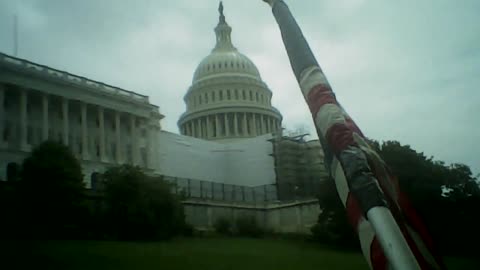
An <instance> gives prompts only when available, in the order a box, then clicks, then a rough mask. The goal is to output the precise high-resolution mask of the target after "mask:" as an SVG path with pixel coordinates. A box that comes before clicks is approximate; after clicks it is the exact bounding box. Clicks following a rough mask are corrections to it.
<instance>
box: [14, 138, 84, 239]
mask: <svg viewBox="0 0 480 270" xmlns="http://www.w3.org/2000/svg"><path fill="white" fill-rule="evenodd" d="M20 175H21V190H20V192H21V195H22V202H23V206H24V208H23V209H24V211H25V213H26V215H25V217H26V219H27V220H26V224H30V225H31V227H30V228H29V229H28V230H27V231H30V232H31V233H33V234H34V235H36V236H39V237H47V236H48V237H51V236H54V237H56V236H60V235H61V234H63V233H67V232H66V231H67V230H71V229H72V227H75V226H77V224H78V223H77V221H78V218H79V216H80V212H82V208H83V206H84V197H83V190H84V183H83V175H82V168H81V166H80V163H79V162H78V160H77V159H76V158H75V156H74V155H73V153H72V152H71V151H70V149H69V148H68V147H67V146H65V145H62V144H60V143H57V142H51V141H46V142H44V143H42V144H40V145H39V146H37V147H36V148H34V149H33V151H32V153H31V154H30V156H29V157H27V158H26V159H25V160H24V161H23V164H22V167H21V173H20ZM68 227H70V228H68Z"/></svg>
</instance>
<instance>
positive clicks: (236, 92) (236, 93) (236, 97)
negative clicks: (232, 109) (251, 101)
mask: <svg viewBox="0 0 480 270" xmlns="http://www.w3.org/2000/svg"><path fill="white" fill-rule="evenodd" d="M235 99H236V100H238V89H235Z"/></svg>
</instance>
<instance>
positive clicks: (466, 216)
mask: <svg viewBox="0 0 480 270" xmlns="http://www.w3.org/2000/svg"><path fill="white" fill-rule="evenodd" d="M371 144H372V146H373V147H374V148H375V150H376V151H377V152H378V153H379V154H380V156H381V157H382V158H383V159H384V160H385V162H386V163H387V164H388V166H389V167H390V168H391V169H392V171H393V173H394V175H395V176H396V177H398V180H399V184H400V188H401V190H402V191H403V192H404V193H406V194H407V196H408V197H409V199H410V200H411V201H412V203H413V205H414V207H415V208H416V209H417V211H418V212H419V214H420V216H421V217H422V219H423V220H424V222H425V224H426V225H427V227H428V229H429V231H430V233H431V234H432V236H433V238H434V240H435V242H436V243H437V244H438V246H439V247H440V249H441V250H443V251H444V252H448V253H454V252H458V251H462V252H464V253H465V252H471V251H472V250H475V248H474V247H475V246H476V245H475V243H476V242H478V241H479V240H480V234H479V232H478V228H479V227H480V218H479V217H478V215H477V214H476V212H477V211H478V210H477V209H478V207H480V189H479V185H478V183H477V182H476V180H477V179H476V177H474V176H473V174H472V172H471V170H470V168H469V167H468V166H467V165H464V164H458V163H454V164H450V165H447V164H445V163H444V162H442V161H437V160H434V158H433V157H427V156H426V155H425V154H424V153H419V152H417V151H415V150H414V149H412V148H411V147H410V146H409V145H402V144H401V143H400V142H398V141H385V142H383V143H381V144H380V143H379V142H377V141H371ZM324 185H326V187H325V188H324V190H333V189H334V188H335V187H334V182H333V180H332V181H327V182H326V183H324ZM319 199H320V207H321V208H322V210H326V211H324V212H322V214H320V216H319V223H318V225H317V226H316V227H315V228H314V229H313V230H312V231H313V232H314V233H315V234H316V235H317V238H323V239H325V238H328V239H330V238H332V237H333V235H336V234H339V232H340V235H342V233H343V237H344V238H345V239H347V238H348V236H349V235H350V236H351V232H349V231H348V230H344V229H341V228H345V225H346V224H347V218H346V215H345V209H344V208H343V205H342V204H341V202H340V200H339V198H338V195H337V193H336V192H322V193H321V195H320V198H319ZM329 224H335V226H332V225H329ZM329 226H330V227H329ZM320 228H323V230H319V229H320ZM325 228H327V229H325ZM318 232H321V233H320V235H318ZM336 237H340V236H338V235H337V236H336ZM350 239H351V238H350Z"/></svg>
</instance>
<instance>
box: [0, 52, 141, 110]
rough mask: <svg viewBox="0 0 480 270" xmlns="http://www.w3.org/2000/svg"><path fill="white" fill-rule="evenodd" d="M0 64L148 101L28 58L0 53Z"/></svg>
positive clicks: (136, 95) (134, 94) (133, 93)
mask: <svg viewBox="0 0 480 270" xmlns="http://www.w3.org/2000/svg"><path fill="white" fill-rule="evenodd" d="M0 65H5V66H11V67H15V68H17V69H21V70H24V71H27V72H33V73H36V74H39V75H43V76H48V77H50V78H54V79H57V80H62V81H64V82H68V83H72V84H75V85H78V86H81V87H88V88H90V89H94V90H97V91H101V92H104V93H108V94H113V95H119V96H124V97H128V98H132V99H135V100H137V101H140V102H143V103H149V101H148V96H145V95H141V94H138V93H135V92H132V91H128V90H125V89H122V88H119V87H115V86H111V85H108V84H105V83H102V82H98V81H94V80H90V79H88V78H85V77H81V76H77V75H74V74H71V73H68V72H65V71H61V70H58V69H54V68H51V67H48V66H44V65H40V64H36V63H33V62H30V61H28V60H24V59H20V58H16V57H13V56H9V55H7V54H4V53H0Z"/></svg>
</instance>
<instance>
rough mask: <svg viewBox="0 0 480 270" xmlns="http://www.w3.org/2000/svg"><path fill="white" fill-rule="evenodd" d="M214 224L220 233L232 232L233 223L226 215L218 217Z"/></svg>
mask: <svg viewBox="0 0 480 270" xmlns="http://www.w3.org/2000/svg"><path fill="white" fill-rule="evenodd" d="M213 226H214V227H215V231H216V232H217V233H219V234H224V235H229V234H231V233H232V223H231V222H230V220H229V219H227V218H226V217H221V218H218V219H217V220H216V221H215V224H214V225H213Z"/></svg>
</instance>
